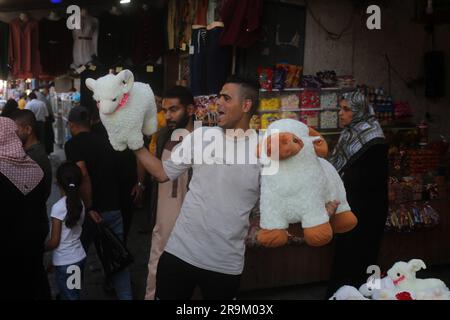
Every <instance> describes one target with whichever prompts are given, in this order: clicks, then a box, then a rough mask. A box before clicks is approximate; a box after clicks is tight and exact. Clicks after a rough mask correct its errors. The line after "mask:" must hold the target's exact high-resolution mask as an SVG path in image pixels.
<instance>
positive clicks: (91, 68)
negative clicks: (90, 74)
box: [89, 64, 97, 71]
mask: <svg viewBox="0 0 450 320" xmlns="http://www.w3.org/2000/svg"><path fill="white" fill-rule="evenodd" d="M95 69H97V66H96V65H94V64H91V65H89V70H92V71H95Z"/></svg>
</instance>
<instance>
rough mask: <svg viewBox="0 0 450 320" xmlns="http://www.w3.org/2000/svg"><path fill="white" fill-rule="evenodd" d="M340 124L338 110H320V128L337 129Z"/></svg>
mask: <svg viewBox="0 0 450 320" xmlns="http://www.w3.org/2000/svg"><path fill="white" fill-rule="evenodd" d="M338 125H339V123H338V113H337V111H322V112H320V129H337V128H338Z"/></svg>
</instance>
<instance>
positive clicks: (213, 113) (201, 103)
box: [194, 95, 217, 126]
mask: <svg viewBox="0 0 450 320" xmlns="http://www.w3.org/2000/svg"><path fill="white" fill-rule="evenodd" d="M194 102H195V119H196V120H197V121H202V122H203V125H205V126H215V125H216V124H217V105H216V102H217V96H215V95H212V96H197V97H195V98H194Z"/></svg>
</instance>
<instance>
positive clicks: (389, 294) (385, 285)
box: [359, 277, 415, 300]
mask: <svg viewBox="0 0 450 320" xmlns="http://www.w3.org/2000/svg"><path fill="white" fill-rule="evenodd" d="M359 292H361V294H362V295H363V296H364V297H366V298H369V299H372V300H415V298H414V295H413V294H411V292H407V291H399V290H398V288H397V287H396V286H395V285H394V282H393V281H392V279H391V278H389V277H384V278H382V279H379V280H378V281H377V280H375V281H374V278H373V277H369V279H367V282H366V283H364V284H363V285H362V286H361V287H359Z"/></svg>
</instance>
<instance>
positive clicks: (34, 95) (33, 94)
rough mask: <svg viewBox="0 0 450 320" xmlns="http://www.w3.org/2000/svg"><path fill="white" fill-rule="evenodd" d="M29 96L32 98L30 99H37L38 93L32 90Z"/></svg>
mask: <svg viewBox="0 0 450 320" xmlns="http://www.w3.org/2000/svg"><path fill="white" fill-rule="evenodd" d="M28 98H30V100H33V99H37V95H36V93H35V92H34V91H33V92H31V93H30V94H29V95H28Z"/></svg>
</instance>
